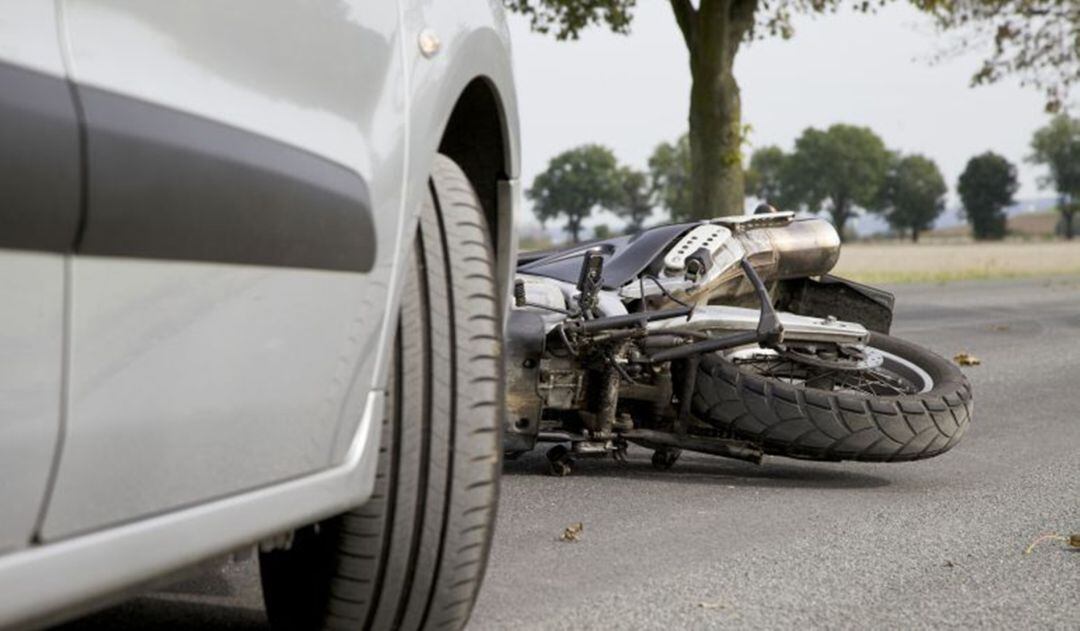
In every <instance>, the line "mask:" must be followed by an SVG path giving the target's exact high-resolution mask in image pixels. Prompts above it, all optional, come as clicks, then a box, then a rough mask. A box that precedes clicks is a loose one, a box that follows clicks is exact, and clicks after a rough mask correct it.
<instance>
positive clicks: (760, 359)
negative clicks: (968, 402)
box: [724, 346, 934, 397]
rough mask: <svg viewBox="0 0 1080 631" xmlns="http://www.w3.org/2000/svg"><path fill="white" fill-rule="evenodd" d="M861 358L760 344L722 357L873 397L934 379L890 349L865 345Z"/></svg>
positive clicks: (781, 377) (905, 392)
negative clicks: (815, 355) (834, 358)
mask: <svg viewBox="0 0 1080 631" xmlns="http://www.w3.org/2000/svg"><path fill="white" fill-rule="evenodd" d="M860 350H861V351H862V353H863V354H864V359H863V360H862V361H860V362H857V363H854V362H851V363H848V364H847V365H845V364H843V363H842V362H833V363H831V364H830V363H825V362H820V361H814V362H813V363H810V360H809V358H804V357H805V356H802V355H800V354H799V353H781V352H777V351H775V350H771V349H762V348H759V347H756V346H754V347H743V348H740V349H735V350H733V351H729V352H727V353H725V354H724V359H726V360H727V361H729V362H731V363H733V364H735V365H736V366H738V367H739V368H741V369H743V370H746V371H749V372H752V373H754V374H757V375H759V376H761V377H766V378H768V379H772V380H776V381H780V382H784V383H788V384H791V385H795V386H800V387H803V388H807V389H813V390H823V391H826V392H838V393H845V392H846V393H854V394H864V395H870V396H874V397H905V396H910V395H914V394H922V393H925V392H929V391H930V390H932V389H933V388H934V379H933V377H931V376H930V374H929V373H927V371H926V370H924V369H923V368H922V367H920V366H919V365H918V364H915V363H914V362H912V361H911V360H909V359H907V358H904V357H901V356H900V355H897V354H895V353H891V352H889V351H886V350H883V349H880V348H874V347H870V346H867V347H864V348H862V349H860Z"/></svg>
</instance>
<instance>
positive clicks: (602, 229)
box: [592, 223, 612, 239]
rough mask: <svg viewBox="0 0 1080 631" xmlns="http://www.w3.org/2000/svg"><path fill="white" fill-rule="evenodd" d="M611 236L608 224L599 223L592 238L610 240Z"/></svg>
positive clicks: (594, 227) (594, 228)
mask: <svg viewBox="0 0 1080 631" xmlns="http://www.w3.org/2000/svg"><path fill="white" fill-rule="evenodd" d="M611 235H612V232H611V228H610V227H609V226H608V225H607V224H606V223H598V224H596V225H595V226H593V229H592V236H593V238H594V239H610V238H611Z"/></svg>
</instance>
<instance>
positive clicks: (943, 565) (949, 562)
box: [941, 559, 956, 567]
mask: <svg viewBox="0 0 1080 631" xmlns="http://www.w3.org/2000/svg"><path fill="white" fill-rule="evenodd" d="M941 567H956V564H955V563H953V562H952V561H949V560H948V559H946V560H945V562H944V563H942V564H941Z"/></svg>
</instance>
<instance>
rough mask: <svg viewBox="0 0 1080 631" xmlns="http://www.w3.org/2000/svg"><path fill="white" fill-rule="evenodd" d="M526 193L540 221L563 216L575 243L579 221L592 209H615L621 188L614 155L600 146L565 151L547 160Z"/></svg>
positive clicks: (584, 146)
mask: <svg viewBox="0 0 1080 631" xmlns="http://www.w3.org/2000/svg"><path fill="white" fill-rule="evenodd" d="M525 196H526V197H527V198H529V199H530V200H532V202H533V212H534V213H535V214H536V216H537V218H538V219H539V220H540V222H541V223H543V222H546V221H547V220H549V219H555V218H556V217H560V216H562V217H565V218H566V231H567V232H569V233H570V237H571V238H572V239H573V241H574V243H577V242H578V241H579V240H580V239H579V237H580V235H581V222H582V220H584V219H585V218H586V217H588V216H589V215H590V214H592V212H593V209H594V208H596V207H597V206H602V207H604V208H614V207H615V206H616V205H617V204H618V201H619V198H620V196H621V191H620V188H619V173H618V165H617V163H616V161H615V155H614V154H613V153H612V152H611V150H610V149H608V148H607V147H603V146H601V145H581V146H580V147H575V148H573V149H570V150H567V151H564V152H562V153H560V154H559V155H557V156H555V157H554V158H552V159H551V161H550V162H548V167H547V169H546V170H545V171H544V172H543V173H541V174H540V175H537V176H536V179H535V180H533V185H532V187H531V188H530V189H529V190H527V191H525Z"/></svg>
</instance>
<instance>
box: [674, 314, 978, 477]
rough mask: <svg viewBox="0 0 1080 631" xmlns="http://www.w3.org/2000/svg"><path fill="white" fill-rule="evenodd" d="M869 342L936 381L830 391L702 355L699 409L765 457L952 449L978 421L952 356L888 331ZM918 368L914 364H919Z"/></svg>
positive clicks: (901, 457) (899, 454) (889, 456)
mask: <svg viewBox="0 0 1080 631" xmlns="http://www.w3.org/2000/svg"><path fill="white" fill-rule="evenodd" d="M869 346H870V347H871V348H874V349H877V350H878V351H881V352H883V353H884V354H885V355H886V356H887V357H892V358H894V359H895V361H897V362H900V363H903V364H906V365H908V366H915V367H917V370H915V372H917V373H919V374H921V375H922V379H924V380H925V379H927V378H928V379H929V380H930V382H929V383H925V384H924V387H923V388H922V389H921V391H920V392H918V393H917V394H903V395H888V396H886V395H875V394H871V393H865V392H852V391H848V390H840V391H833V390H825V389H818V388H813V387H806V386H805V385H802V384H798V383H789V382H786V381H782V380H781V379H779V378H775V377H769V376H764V375H761V374H758V373H756V372H754V371H753V370H751V369H748V368H745V367H743V366H740V365H737V364H736V363H733V362H732V361H729V360H727V359H725V358H723V357H721V356H720V355H707V356H704V357H702V360H701V362H700V363H699V365H698V371H697V373H696V380H695V385H694V395H693V399H692V410H693V412H694V414H695V416H697V417H698V418H699V419H701V420H703V421H705V422H707V423H709V424H710V425H713V426H714V427H717V428H720V429H722V430H725V431H726V432H727V433H729V434H730V435H731V436H732V437H733V438H740V439H744V440H749V441H752V442H754V443H756V444H758V445H759V446H760V447H761V448H762V450H763V451H764V452H765V453H766V454H771V455H778V456H787V457H792V458H801V459H809V460H828V461H839V460H858V461H871V462H899V461H908V460H920V459H923V458H931V457H933V456H937V455H939V454H942V453H944V452H946V451H948V450H949V449H952V448H953V447H954V446H956V444H957V443H958V442H959V441H960V438H961V437H962V436H963V435H964V433H965V431H966V430H967V428H968V425H969V424H970V422H971V414H972V393H971V384H970V383H969V382H968V380H967V377H965V376H964V374H963V373H962V372H960V369H959V368H958V367H957V366H956V365H955V364H953V363H952V362H950V361H948V360H947V359H945V358H943V357H940V356H939V355H936V354H934V353H932V352H930V351H928V350H926V349H924V348H922V347H921V346H918V345H916V344H913V343H911V342H907V341H904V340H901V339H898V338H895V337H891V336H888V335H882V334H879V333H873V334H871V337H870V340H869ZM913 370H914V369H913Z"/></svg>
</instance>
